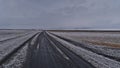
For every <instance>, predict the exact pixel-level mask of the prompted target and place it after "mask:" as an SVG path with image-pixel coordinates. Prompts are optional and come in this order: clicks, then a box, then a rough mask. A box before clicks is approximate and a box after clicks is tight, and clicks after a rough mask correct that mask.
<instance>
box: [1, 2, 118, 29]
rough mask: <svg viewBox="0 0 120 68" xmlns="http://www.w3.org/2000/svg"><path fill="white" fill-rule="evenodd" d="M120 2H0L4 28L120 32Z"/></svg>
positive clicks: (2, 26)
mask: <svg viewBox="0 0 120 68" xmlns="http://www.w3.org/2000/svg"><path fill="white" fill-rule="evenodd" d="M119 3H120V0H0V28H42V29H44V28H46V29H47V28H56V29H57V28H110V29H114V28H115V29H119V28H120V27H119V25H120V19H119V17H120V9H119V8H120V4H119Z"/></svg>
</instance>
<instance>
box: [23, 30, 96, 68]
mask: <svg viewBox="0 0 120 68" xmlns="http://www.w3.org/2000/svg"><path fill="white" fill-rule="evenodd" d="M23 68H94V66H92V65H91V64H90V63H88V62H87V61H85V60H84V59H82V58H81V57H80V56H78V55H76V54H75V53H74V52H72V51H71V50H69V49H68V48H66V47H64V46H63V45H62V44H61V43H60V42H58V41H56V40H55V39H54V38H52V37H50V36H49V35H48V34H47V33H46V32H45V31H43V32H41V33H40V35H39V36H38V37H37V39H36V41H35V43H34V45H29V49H28V54H27V59H26V62H25V64H24V66H23Z"/></svg>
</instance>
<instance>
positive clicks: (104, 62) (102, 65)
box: [49, 34, 120, 68]
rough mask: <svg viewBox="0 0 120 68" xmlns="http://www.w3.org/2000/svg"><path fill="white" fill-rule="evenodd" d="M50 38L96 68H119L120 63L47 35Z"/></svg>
mask: <svg viewBox="0 0 120 68" xmlns="http://www.w3.org/2000/svg"><path fill="white" fill-rule="evenodd" d="M49 35H50V36H51V37H53V38H55V39H56V40H57V41H59V42H61V43H62V44H63V45H64V46H65V47H67V48H68V49H70V50H71V51H73V52H74V53H76V54H77V55H79V56H81V57H82V58H83V59H85V60H86V61H88V62H89V63H91V64H92V65H94V66H95V67H96V68H119V67H120V62H117V61H115V60H112V59H109V58H107V57H103V56H101V55H98V54H96V53H93V52H91V51H88V50H86V49H83V48H81V47H78V46H75V45H73V44H71V43H69V42H66V41H65V40H62V39H60V38H58V37H56V36H53V35H51V34H49Z"/></svg>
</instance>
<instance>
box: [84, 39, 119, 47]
mask: <svg viewBox="0 0 120 68" xmlns="http://www.w3.org/2000/svg"><path fill="white" fill-rule="evenodd" d="M84 41H85V42H88V43H92V44H96V45H102V46H109V47H114V48H120V44H118V43H110V42H100V41H90V40H84Z"/></svg>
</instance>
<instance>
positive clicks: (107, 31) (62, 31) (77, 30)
mask: <svg viewBox="0 0 120 68" xmlns="http://www.w3.org/2000/svg"><path fill="white" fill-rule="evenodd" d="M47 31H53V32H120V30H47Z"/></svg>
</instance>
